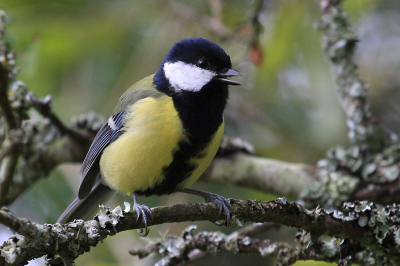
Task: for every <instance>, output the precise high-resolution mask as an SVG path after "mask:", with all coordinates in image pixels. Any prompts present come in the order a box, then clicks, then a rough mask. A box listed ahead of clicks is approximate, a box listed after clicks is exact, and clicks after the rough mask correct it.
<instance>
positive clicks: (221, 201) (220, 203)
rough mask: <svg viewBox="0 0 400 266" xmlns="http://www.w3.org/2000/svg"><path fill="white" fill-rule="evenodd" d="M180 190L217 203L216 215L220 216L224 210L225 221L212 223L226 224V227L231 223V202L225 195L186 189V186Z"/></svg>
mask: <svg viewBox="0 0 400 266" xmlns="http://www.w3.org/2000/svg"><path fill="white" fill-rule="evenodd" d="M182 192H185V193H189V194H193V195H198V196H201V197H203V198H204V200H205V201H206V202H212V203H214V204H215V205H217V207H218V208H219V214H218V216H221V214H222V212H224V213H225V214H226V222H223V223H220V222H214V224H216V225H219V226H221V225H226V226H228V227H229V226H230V225H231V223H232V215H233V210H232V206H231V204H230V203H229V201H228V200H227V199H226V198H225V197H223V196H220V195H218V194H215V193H212V192H205V191H198V190H193V189H188V188H185V189H183V190H182Z"/></svg>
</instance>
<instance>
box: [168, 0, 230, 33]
mask: <svg viewBox="0 0 400 266" xmlns="http://www.w3.org/2000/svg"><path fill="white" fill-rule="evenodd" d="M169 3H170V7H171V8H172V10H173V11H174V12H175V13H176V14H178V15H180V16H182V17H184V18H186V19H188V20H193V21H196V22H197V23H199V24H201V25H202V26H203V27H205V28H206V29H208V30H209V31H211V32H213V33H214V34H216V35H217V36H219V37H220V38H222V39H227V38H229V37H230V35H231V33H230V31H229V29H228V28H227V27H225V25H224V24H222V23H221V21H220V20H218V19H216V18H212V17H209V16H206V15H204V14H201V13H198V12H196V11H195V10H194V9H191V8H190V7H188V6H187V5H185V4H182V3H178V2H176V1H174V0H170V1H169Z"/></svg>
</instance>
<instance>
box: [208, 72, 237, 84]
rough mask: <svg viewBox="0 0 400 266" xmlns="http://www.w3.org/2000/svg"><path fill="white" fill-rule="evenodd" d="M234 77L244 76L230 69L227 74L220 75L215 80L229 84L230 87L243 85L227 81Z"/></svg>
mask: <svg viewBox="0 0 400 266" xmlns="http://www.w3.org/2000/svg"><path fill="white" fill-rule="evenodd" d="M233 76H242V74H240V73H239V72H236V71H234V70H232V69H228V71H226V72H225V73H220V74H218V75H216V76H215V77H214V79H215V80H218V81H220V82H223V83H227V84H229V85H242V83H240V82H237V81H234V80H230V79H227V78H228V77H233Z"/></svg>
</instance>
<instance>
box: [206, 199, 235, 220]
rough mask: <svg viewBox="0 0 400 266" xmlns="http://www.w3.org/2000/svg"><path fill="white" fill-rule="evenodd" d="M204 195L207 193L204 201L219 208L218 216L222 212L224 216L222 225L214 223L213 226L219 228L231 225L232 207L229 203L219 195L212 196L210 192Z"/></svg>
mask: <svg viewBox="0 0 400 266" xmlns="http://www.w3.org/2000/svg"><path fill="white" fill-rule="evenodd" d="M205 193H207V195H206V196H205V197H204V200H205V201H206V202H212V203H214V204H215V205H217V207H218V208H219V213H218V216H221V214H222V212H224V213H225V214H226V222H223V223H220V222H214V224H216V225H219V226H221V225H226V226H228V227H229V226H230V225H231V223H232V206H231V204H230V203H229V201H228V200H227V199H226V198H225V197H223V196H221V195H218V194H214V193H211V192H205Z"/></svg>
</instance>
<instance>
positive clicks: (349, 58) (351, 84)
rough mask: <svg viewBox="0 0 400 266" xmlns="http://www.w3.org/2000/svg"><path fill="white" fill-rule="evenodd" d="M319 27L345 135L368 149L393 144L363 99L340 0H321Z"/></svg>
mask: <svg viewBox="0 0 400 266" xmlns="http://www.w3.org/2000/svg"><path fill="white" fill-rule="evenodd" d="M320 3H321V9H322V13H323V14H322V18H321V21H320V25H319V27H320V29H321V30H322V31H323V33H324V41H323V49H324V52H325V54H326V56H327V57H328V58H329V60H330V63H331V64H330V65H331V68H332V73H333V75H334V77H335V80H336V83H337V85H338V94H339V99H340V103H341V104H342V107H343V109H344V111H345V112H346V115H347V127H348V130H349V132H348V136H349V139H350V141H351V142H352V143H353V144H366V145H368V146H369V147H370V149H371V150H377V149H380V148H381V147H382V146H387V145H390V144H393V143H394V142H396V141H397V136H396V135H395V134H394V133H391V132H389V131H387V130H385V129H384V128H382V127H381V126H380V125H378V124H377V123H376V121H374V120H373V118H372V115H371V111H370V109H369V105H368V103H367V91H368V86H367V85H366V84H365V82H364V81H363V80H362V79H361V78H360V76H359V74H358V72H357V65H356V64H355V63H354V61H353V54H354V48H355V44H356V42H358V37H357V35H356V34H355V33H354V32H352V31H351V30H350V29H349V26H348V22H347V15H346V14H345V13H344V12H343V11H342V9H341V7H340V3H341V1H340V0H321V1H320Z"/></svg>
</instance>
